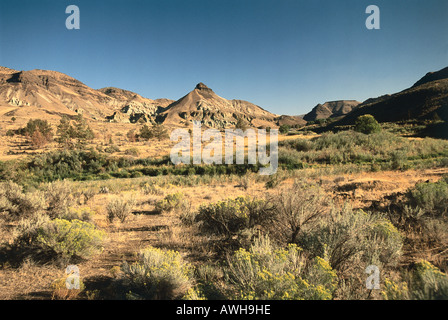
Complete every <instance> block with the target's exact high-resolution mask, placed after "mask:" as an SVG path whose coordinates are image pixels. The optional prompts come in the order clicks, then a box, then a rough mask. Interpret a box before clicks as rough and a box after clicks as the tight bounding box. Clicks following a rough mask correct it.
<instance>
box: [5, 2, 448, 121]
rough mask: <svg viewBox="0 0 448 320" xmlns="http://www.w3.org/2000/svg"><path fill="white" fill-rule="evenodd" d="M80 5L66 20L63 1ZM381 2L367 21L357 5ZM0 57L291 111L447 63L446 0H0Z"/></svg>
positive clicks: (81, 76)
mask: <svg viewBox="0 0 448 320" xmlns="http://www.w3.org/2000/svg"><path fill="white" fill-rule="evenodd" d="M70 4H74V5H77V6H78V7H79V8H80V11H81V29H80V30H67V29H66V28H65V20H66V18H67V17H68V15H67V14H66V13H65V8H66V7H67V6H68V5H70ZM370 4H375V5H377V6H379V8H380V10H381V30H367V29H366V27H365V20H366V18H367V16H368V15H367V14H366V13H365V9H366V7H367V6H368V5H370ZM0 65H2V66H6V67H10V68H14V69H18V70H31V69H49V70H56V71H60V72H63V73H66V74H68V75H70V76H73V77H75V78H77V79H78V80H80V81H82V82H84V83H85V84H87V85H88V86H90V87H93V88H96V89H98V88H102V87H106V86H115V87H119V88H123V89H128V90H131V91H134V92H137V93H139V94H141V95H143V96H145V97H148V98H152V99H156V98H170V99H179V98H180V97H182V96H183V95H185V94H186V93H187V92H189V91H190V90H192V89H193V88H194V86H195V85H196V84H197V83H198V82H204V83H205V84H207V85H208V86H209V87H211V88H212V89H214V91H215V92H216V93H217V94H219V95H220V96H222V97H224V98H227V99H234V98H237V99H243V100H248V101H251V102H253V103H256V104H258V105H260V106H261V107H263V108H265V109H267V110H269V111H271V112H274V113H278V114H291V115H298V114H303V113H306V112H308V111H309V110H310V109H311V108H312V107H314V106H315V105H316V104H317V103H323V102H325V101H330V100H341V99H357V100H360V101H363V100H365V99H367V98H370V97H376V96H379V95H383V94H386V93H394V92H397V91H401V90H403V89H405V88H407V87H409V86H411V85H412V84H413V83H414V82H416V81H417V80H418V79H419V78H420V77H422V76H423V75H424V74H425V73H426V72H428V71H436V70H439V69H441V68H443V67H446V66H448V1H446V0H427V1H423V0H418V1H416V0H386V1H382V0H369V1H364V0H344V1H336V0H328V1H326V0H158V1H154V0H145V1H143V0H128V1H122V0H108V1H98V0H90V1H84V0H70V1H65V0H40V1H36V0H25V1H24V0H16V1H13V0H0Z"/></svg>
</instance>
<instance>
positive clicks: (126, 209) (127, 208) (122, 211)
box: [106, 198, 135, 223]
mask: <svg viewBox="0 0 448 320" xmlns="http://www.w3.org/2000/svg"><path fill="white" fill-rule="evenodd" d="M134 206H135V200H134V199H132V198H130V199H112V200H111V201H110V202H109V203H108V204H107V206H106V210H107V218H108V220H109V222H111V223H112V222H113V221H114V219H115V218H117V219H118V220H120V222H121V223H124V222H125V221H126V219H127V218H128V217H129V216H130V215H131V213H132V210H133V208H134Z"/></svg>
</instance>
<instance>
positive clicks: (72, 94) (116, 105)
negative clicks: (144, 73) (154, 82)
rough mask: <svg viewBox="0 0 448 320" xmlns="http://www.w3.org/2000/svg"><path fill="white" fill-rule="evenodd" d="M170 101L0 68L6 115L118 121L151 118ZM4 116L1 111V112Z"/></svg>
mask: <svg viewBox="0 0 448 320" xmlns="http://www.w3.org/2000/svg"><path fill="white" fill-rule="evenodd" d="M171 102H172V100H151V99H146V98H143V97H141V96H139V95H138V94H135V93H132V92H130V91H126V90H121V89H115V88H106V89H101V90H95V89H92V88H90V87H88V86H87V85H85V84H84V83H82V82H80V81H78V80H76V79H74V78H72V77H70V76H67V75H65V74H63V73H60V72H56V71H48V70H31V71H17V70H13V69H9V68H5V67H0V106H1V107H2V109H3V111H5V110H8V111H7V112H6V114H7V116H16V117H17V116H22V117H30V116H33V117H60V116H62V115H75V114H83V115H84V116H85V117H87V118H90V119H93V120H107V119H110V118H112V119H115V118H119V119H120V121H122V122H129V121H132V120H134V119H137V120H138V118H140V117H142V116H145V117H148V118H149V117H155V114H156V112H157V110H158V108H160V107H162V108H163V107H166V106H167V105H169V104H170V103H171ZM3 114H5V112H3Z"/></svg>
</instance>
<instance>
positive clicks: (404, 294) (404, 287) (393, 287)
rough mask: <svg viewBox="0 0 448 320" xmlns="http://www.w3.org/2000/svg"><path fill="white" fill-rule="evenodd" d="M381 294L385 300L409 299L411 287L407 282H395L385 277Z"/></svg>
mask: <svg viewBox="0 0 448 320" xmlns="http://www.w3.org/2000/svg"><path fill="white" fill-rule="evenodd" d="M381 295H382V296H383V299H384V300H407V299H409V288H408V284H407V283H406V282H395V281H392V280H390V279H388V278H386V279H384V284H383V290H382V291H381Z"/></svg>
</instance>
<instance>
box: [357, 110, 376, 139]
mask: <svg viewBox="0 0 448 320" xmlns="http://www.w3.org/2000/svg"><path fill="white" fill-rule="evenodd" d="M355 131H357V132H361V133H364V134H372V133H376V132H380V131H381V126H380V124H379V123H378V121H376V120H375V118H374V117H373V116H372V115H370V114H365V115H362V116H359V117H358V119H356V122H355Z"/></svg>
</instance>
